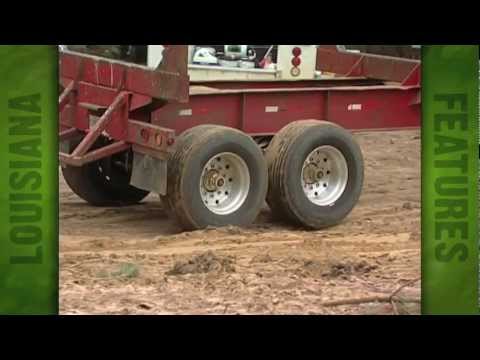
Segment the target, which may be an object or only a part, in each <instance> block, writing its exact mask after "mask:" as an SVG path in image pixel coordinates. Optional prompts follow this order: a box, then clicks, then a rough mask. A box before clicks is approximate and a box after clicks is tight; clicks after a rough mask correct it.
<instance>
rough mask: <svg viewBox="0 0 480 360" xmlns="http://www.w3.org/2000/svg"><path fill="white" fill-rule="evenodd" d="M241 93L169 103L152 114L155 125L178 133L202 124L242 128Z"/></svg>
mask: <svg viewBox="0 0 480 360" xmlns="http://www.w3.org/2000/svg"><path fill="white" fill-rule="evenodd" d="M240 121H241V95H238V94H229V95H211V96H192V97H190V102H189V103H187V104H179V103H169V104H167V105H165V106H164V107H163V108H161V109H159V110H158V111H156V112H155V113H154V114H153V115H152V123H153V124H154V125H159V126H163V127H166V128H170V129H174V130H175V131H176V134H177V135H178V134H180V133H182V132H183V131H185V130H187V129H189V128H191V127H194V126H197V125H202V124H215V125H224V126H230V127H233V128H241V123H240Z"/></svg>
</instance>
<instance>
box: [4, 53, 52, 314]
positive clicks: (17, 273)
mask: <svg viewBox="0 0 480 360" xmlns="http://www.w3.org/2000/svg"><path fill="white" fill-rule="evenodd" d="M57 69H58V52H57V47H56V46H44V45H37V46H30V45H28V46H26V45H25V46H24V45H0V314H2V315H5V314H6V315H18V314H19V315H48V314H56V313H58V156H57V149H58V140H57V137H58V135H57V134H58V122H57V118H58V112H57V109H58V95H57V93H58V81H57V79H58V71H57Z"/></svg>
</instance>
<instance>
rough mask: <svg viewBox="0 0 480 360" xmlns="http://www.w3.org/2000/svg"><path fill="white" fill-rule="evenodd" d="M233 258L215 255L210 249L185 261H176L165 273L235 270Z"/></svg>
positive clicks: (201, 272)
mask: <svg viewBox="0 0 480 360" xmlns="http://www.w3.org/2000/svg"><path fill="white" fill-rule="evenodd" d="M234 263H235V259H234V258H232V257H223V256H217V255H216V254H215V253H213V252H212V251H207V252H206V253H203V254H201V255H197V256H194V257H193V258H191V259H190V260H187V261H176V262H175V264H174V265H173V268H172V269H171V270H170V271H168V272H166V275H169V276H171V275H186V274H205V273H210V272H235V267H234Z"/></svg>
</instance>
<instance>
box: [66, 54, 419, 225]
mask: <svg viewBox="0 0 480 360" xmlns="http://www.w3.org/2000/svg"><path fill="white" fill-rule="evenodd" d="M187 52H188V49H187V46H176V45H170V46H165V50H164V52H163V59H162V61H161V64H160V65H159V67H158V68H156V69H152V68H148V67H146V66H141V65H136V64H131V63H125V62H121V61H117V60H110V59H105V58H100V57H95V56H91V55H86V54H81V53H77V52H71V51H61V53H60V79H61V85H62V87H63V92H62V94H61V96H60V98H59V111H60V135H59V137H60V142H61V151H60V155H59V156H60V161H61V164H62V171H63V174H64V177H65V180H66V182H67V183H68V185H69V186H70V187H71V189H72V190H73V191H74V192H75V193H76V194H77V195H79V196H80V197H81V198H83V199H84V200H86V201H87V202H89V203H91V204H93V205H97V206H105V205H108V206H123V205H129V204H135V203H138V202H139V201H141V200H142V199H143V198H145V197H146V196H147V195H148V194H149V193H150V192H156V193H158V194H159V195H160V196H161V198H162V201H163V203H164V205H165V207H166V209H167V210H168V212H169V213H170V214H172V215H174V217H175V218H176V219H177V220H178V221H179V223H180V224H181V225H182V226H183V227H184V228H185V229H198V228H203V227H206V226H224V225H229V224H233V225H248V224H250V223H251V222H253V221H254V219H255V217H256V216H257V215H258V213H259V211H260V209H261V208H262V206H263V204H264V201H265V199H266V200H267V202H268V204H269V205H270V208H271V209H272V212H273V213H274V214H275V215H276V216H278V217H280V218H284V219H286V220H289V221H293V222H295V223H297V224H300V225H302V226H305V227H309V228H315V229H319V228H323V227H326V226H331V225H334V224H337V223H338V222H340V221H341V220H343V219H344V218H345V217H346V216H347V215H348V214H349V213H350V211H351V210H352V209H353V207H354V206H355V205H356V203H357V202H358V199H359V196H360V193H361V190H362V186H363V158H362V154H361V150H360V148H359V147H358V145H357V144H356V142H355V140H354V139H353V137H352V135H351V134H350V132H349V131H347V130H346V129H348V130H350V131H360V130H393V129H406V128H415V127H419V125H420V63H419V62H418V61H415V60H408V59H399V58H392V57H385V56H378V55H370V54H368V55H367V54H360V53H351V52H341V51H338V50H337V48H336V47H331V46H320V47H318V48H317V49H316V54H317V59H316V70H318V71H321V72H324V73H332V74H336V75H335V76H330V77H323V78H320V79H311V80H303V81H286V80H285V81H283V80H279V81H278V80H277V81H225V80H221V81H203V82H196V83H190V82H189V76H188V73H187V69H188V66H187ZM300 54H301V49H300V48H298V47H294V48H293V51H292V57H294V58H299V57H300ZM299 63H300V61H297V60H295V61H294V60H292V66H293V67H292V71H291V74H292V75H293V74H297V71H294V70H295V67H296V66H298V65H299ZM298 73H300V71H298Z"/></svg>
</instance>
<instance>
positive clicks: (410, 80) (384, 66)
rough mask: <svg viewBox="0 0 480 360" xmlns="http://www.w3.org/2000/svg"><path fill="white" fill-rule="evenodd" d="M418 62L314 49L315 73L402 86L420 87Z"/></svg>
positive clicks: (335, 50)
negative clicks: (315, 51)
mask: <svg viewBox="0 0 480 360" xmlns="http://www.w3.org/2000/svg"><path fill="white" fill-rule="evenodd" d="M420 65H421V63H420V61H418V60H412V59H402V58H396V57H391V56H382V55H374V54H364V53H352V52H343V51H338V50H337V49H336V48H332V47H328V46H324V47H323V46H322V47H319V48H318V50H317V70H319V71H324V72H329V73H334V74H340V75H343V76H363V77H366V78H371V79H379V80H384V81H393V82H397V83H400V84H404V85H419V84H420V67H421V66H420Z"/></svg>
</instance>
